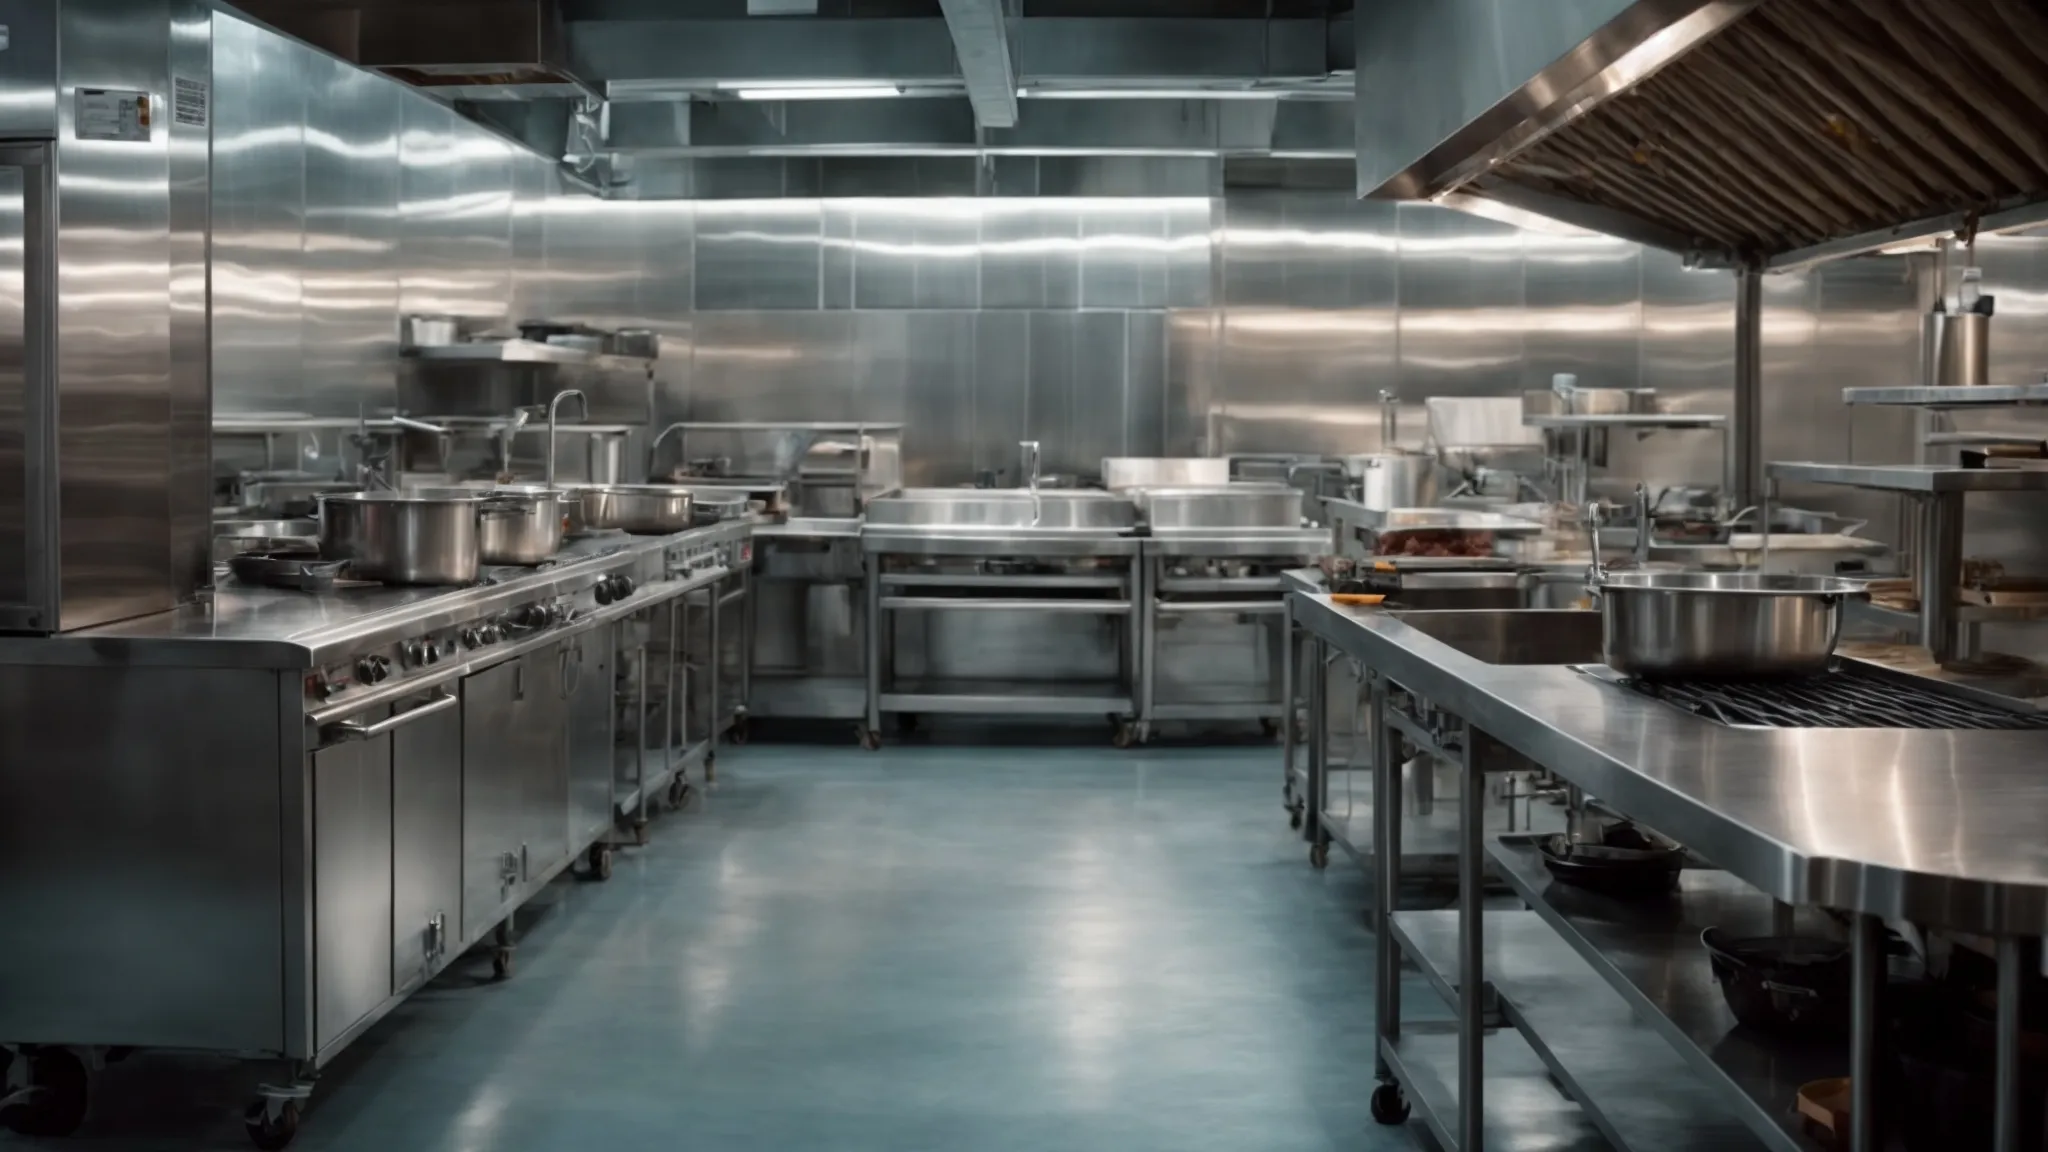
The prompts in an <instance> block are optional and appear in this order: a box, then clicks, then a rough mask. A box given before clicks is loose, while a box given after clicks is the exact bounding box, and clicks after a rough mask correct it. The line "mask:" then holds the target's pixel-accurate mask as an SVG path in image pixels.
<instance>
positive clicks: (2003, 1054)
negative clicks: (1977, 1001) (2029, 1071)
mask: <svg viewBox="0 0 2048 1152" xmlns="http://www.w3.org/2000/svg"><path fill="white" fill-rule="evenodd" d="M2025 954H2026V941H2024V940H2022V939H2021V938H2019V937H2017V936H2001V937H1999V938H1998V1034H1997V1040H1996V1042H1995V1049H1994V1050H1995V1052H1996V1054H1997V1063H1996V1064H1995V1065H1994V1067H1995V1069H1996V1071H1995V1072H1994V1073H1993V1076H1994V1079H1993V1084H1994V1086H1995V1087H1994V1096H1993V1098H1994V1100H1995V1101H1996V1107H1995V1109H1994V1110H1993V1112H1992V1118H1993V1120H1994V1123H1995V1129H1994V1131H1995V1133H1996V1138H1995V1139H1994V1140H1993V1141H1992V1147H1993V1148H1995V1149H1997V1152H2020V1019H2021V1016H2020V1008H2021V1004H2020V995H2021V993H2020V988H2021V986H2022V985H2023V984H2024V982H2025V981H2024V980H2023V976H2024V974H2025V972H2026V970H2027V968H2026V961H2025Z"/></svg>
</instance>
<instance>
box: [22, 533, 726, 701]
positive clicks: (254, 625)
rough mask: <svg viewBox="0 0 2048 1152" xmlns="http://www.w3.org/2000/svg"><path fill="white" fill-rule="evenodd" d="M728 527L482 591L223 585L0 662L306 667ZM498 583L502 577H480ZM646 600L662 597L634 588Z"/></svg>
mask: <svg viewBox="0 0 2048 1152" xmlns="http://www.w3.org/2000/svg"><path fill="white" fill-rule="evenodd" d="M752 528H753V525H752V524H751V523H750V522H748V521H745V520H731V521H725V522H722V523H719V524H713V525H708V526H705V527H701V528H692V529H690V530H689V531H687V532H679V533H676V534H675V535H672V536H632V535H626V534H623V533H599V534H596V535H592V536H587V537H583V538H581V539H577V540H572V541H570V542H569V543H568V544H567V545H565V546H564V547H563V549H562V551H561V552H560V553H558V554H557V555H558V558H559V559H560V560H561V561H563V562H561V563H557V564H555V565H554V566H552V567H549V568H542V569H532V570H525V571H522V572H519V573H518V574H517V575H510V576H503V577H502V578H500V579H499V580H498V582H497V583H495V584H490V585H483V586H468V587H459V588H449V587H395V586H390V585H384V584H367V585H359V586H341V587H337V588H334V589H332V590H330V591H327V592H320V593H310V592H295V591H289V590H285V589H276V588H263V587H250V586H246V585H242V584H239V583H236V582H234V581H233V580H227V581H225V582H223V583H222V584H221V585H220V586H219V587H218V588H217V589H216V590H215V591H214V593H213V596H212V599H211V602H210V603H208V602H201V603H197V604H191V605H187V606H185V607H183V608H179V609H175V610H173V611H170V612H160V613H157V614H155V615H152V616H142V617H137V618H135V619H133V620H123V621H119V622H117V623H114V624H108V625H105V626H104V627H100V628H91V629H86V630H82V631H78V632H68V633H64V634H62V635H59V636H44V637H26V636H23V637H0V662H8V663H59V664H61V663H101V662H107V661H113V662H123V663H150V664H170V665H183V664H196V665H208V666H218V665H223V664H227V665H235V666H251V667H275V668H310V667H313V666H315V665H316V664H319V663H323V662H325V661H327V660H329V659H332V658H333V656H334V654H335V653H337V652H343V651H348V650H352V649H354V648H356V647H359V646H360V645H361V644H362V643H363V641H365V640H367V639H369V638H371V637H373V636H375V635H378V634H380V633H385V632H396V633H401V634H410V633H415V632H418V631H423V630H433V629H440V628H445V627H448V626H451V625H453V624H457V623H461V622H463V621H466V620H473V619H474V618H476V617H477V616H479V615H482V614H487V613H490V612H494V611H499V610H502V609H504V608H509V607H512V606H514V605H518V604H524V603H528V602H531V601H533V600H536V599H540V598H543V597H546V596H551V595H558V594H565V593H570V592H574V591H578V590H580V589H583V588H586V587H588V586H589V585H591V584H592V583H595V582H596V581H597V580H598V578H599V577H601V576H605V575H608V574H610V573H613V572H619V571H622V570H623V571H629V572H633V571H638V572H640V573H642V574H645V573H646V572H647V571H648V569H649V566H650V565H653V566H656V567H657V568H658V565H659V560H658V557H659V555H660V553H661V552H662V551H663V550H665V549H667V548H670V547H673V546H675V545H678V544H688V543H693V542H702V543H712V542H714V541H718V540H727V539H737V538H741V537H744V536H746V535H749V534H750V533H751V531H752ZM488 571H489V572H490V573H491V574H494V575H498V574H502V573H505V572H507V571H508V570H507V569H489V570H488ZM643 590H644V593H645V595H646V596H647V598H648V600H649V601H650V602H651V601H654V600H658V599H660V598H661V597H662V594H663V590H662V589H661V588H659V587H656V586H651V585H649V584H648V583H647V582H646V581H644V580H643Z"/></svg>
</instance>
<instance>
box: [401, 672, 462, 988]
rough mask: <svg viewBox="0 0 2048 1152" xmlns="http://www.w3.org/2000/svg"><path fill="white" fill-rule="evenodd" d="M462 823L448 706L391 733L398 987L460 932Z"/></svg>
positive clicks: (453, 721)
mask: <svg viewBox="0 0 2048 1152" xmlns="http://www.w3.org/2000/svg"><path fill="white" fill-rule="evenodd" d="M430 699H431V697H420V698H417V699H414V700H411V701H407V702H405V703H403V704H400V705H399V706H398V708H397V709H396V711H398V712H405V711H408V710H410V709H411V708H415V707H418V706H419V705H422V704H425V703H427V702H428V700H430ZM462 822H463V821H462V710H461V709H459V708H450V709H446V710H444V711H441V712H436V713H434V714H433V715H431V716H426V717H422V718H420V719H418V720H414V721H412V722H410V723H408V724H406V725H405V726H404V727H402V728H399V729H398V730H397V731H395V732H393V733H392V734H391V841H392V843H391V895H392V902H391V972H392V982H393V983H394V984H395V985H396V986H397V987H398V988H399V989H401V990H402V989H406V988H410V987H412V986H413V985H414V984H417V983H419V982H420V981H421V980H423V979H425V978H426V976H427V975H428V973H429V972H430V971H432V969H433V967H434V966H435V965H436V964H437V962H438V961H440V960H441V959H442V957H443V956H444V955H445V954H446V953H447V951H448V950H449V949H451V948H453V947H454V946H455V943H456V940H455V938H456V936H457V935H458V934H460V933H461V932H462V866H463V860H462Z"/></svg>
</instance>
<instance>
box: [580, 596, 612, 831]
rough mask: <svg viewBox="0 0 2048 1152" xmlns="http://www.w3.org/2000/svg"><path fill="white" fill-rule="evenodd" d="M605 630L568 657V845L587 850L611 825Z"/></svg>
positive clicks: (609, 703)
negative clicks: (586, 845) (584, 846)
mask: <svg viewBox="0 0 2048 1152" xmlns="http://www.w3.org/2000/svg"><path fill="white" fill-rule="evenodd" d="M614 635H615V633H614V629H613V626H612V625H610V624H606V625H605V626H603V627H601V628H598V629H597V630H595V631H593V632H590V633H587V634H586V635H584V636H582V637H580V638H579V639H577V640H575V641H573V642H572V643H571V647H570V657H569V676H570V686H569V844H570V847H571V848H575V847H579V846H581V845H583V844H587V843H589V842H590V841H592V840H594V839H596V838H597V837H598V836H600V835H602V834H603V833H604V832H605V831H606V830H607V829H609V828H610V827H611V823H612V744H613V741H612V692H613V684H612V677H613V664H612V641H613V637H614Z"/></svg>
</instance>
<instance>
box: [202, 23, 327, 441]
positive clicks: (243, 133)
mask: <svg viewBox="0 0 2048 1152" xmlns="http://www.w3.org/2000/svg"><path fill="white" fill-rule="evenodd" d="M301 51H302V50H301V49H300V48H299V46H298V45H297V44H295V43H293V42H292V41H289V40H286V39H284V38H283V37H280V36H274V35H271V34H270V33H268V32H265V31H263V30H262V29H260V28H257V27H256V26H255V25H253V24H248V23H245V22H243V21H240V20H234V19H229V18H226V17H222V18H220V19H218V20H216V21H215V34H214V46H213V54H214V101H213V116H214V124H213V239H212V245H211V247H212V265H213V269H212V278H213V308H212V311H213V403H214V410H215V411H216V412H224V413H256V412H266V411H269V412H277V411H283V412H304V411H307V410H308V409H307V405H308V397H307V396H306V394H305V390H304V389H303V388H302V387H301V385H300V378H299V368H300V363H301V358H302V349H303V344H302V332H301V325H300V320H299V314H300V267H301V262H302V260H303V258H304V253H303V248H304V244H303V241H304V235H305V188H306V167H305V116H306V100H305V89H304V86H303V85H302V84H301V83H300V82H299V75H300V74H299V72H298V69H297V65H298V63H299V56H300V53H301Z"/></svg>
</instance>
